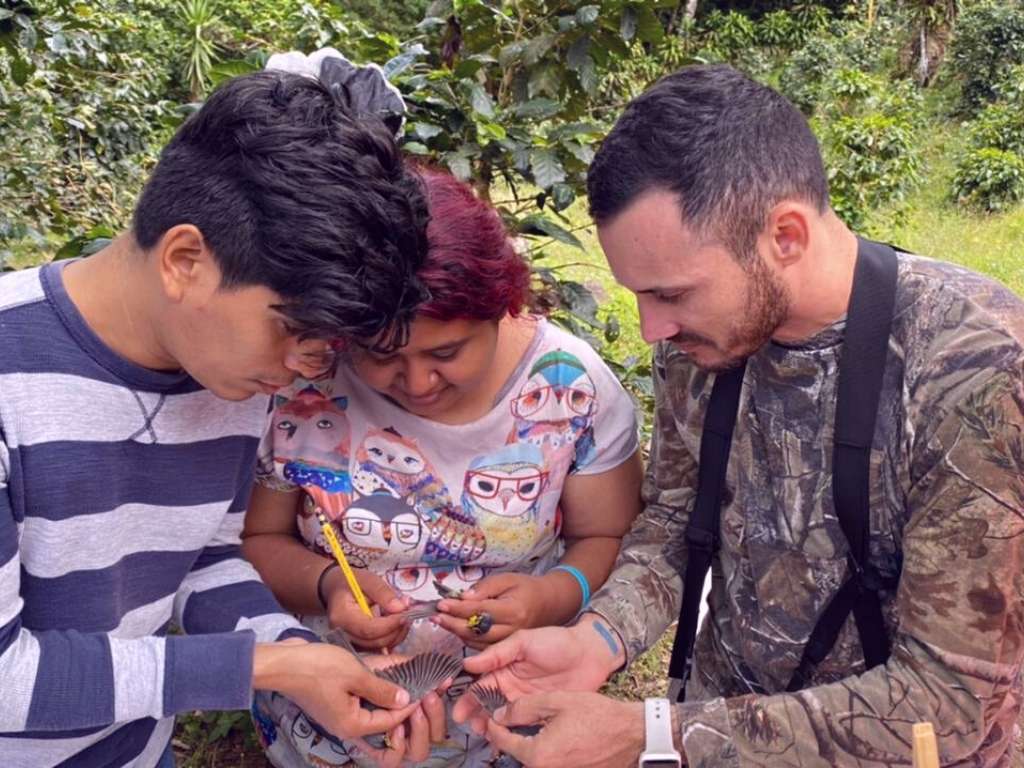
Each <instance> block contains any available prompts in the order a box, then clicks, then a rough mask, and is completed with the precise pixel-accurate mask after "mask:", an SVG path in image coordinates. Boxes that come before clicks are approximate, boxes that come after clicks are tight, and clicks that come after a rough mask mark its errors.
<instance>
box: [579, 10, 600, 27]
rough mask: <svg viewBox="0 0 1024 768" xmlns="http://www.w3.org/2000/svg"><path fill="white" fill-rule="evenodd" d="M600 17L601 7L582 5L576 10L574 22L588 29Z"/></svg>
mask: <svg viewBox="0 0 1024 768" xmlns="http://www.w3.org/2000/svg"><path fill="white" fill-rule="evenodd" d="M600 15H601V7H600V6H598V5H584V6H581V7H580V8H578V9H577V10H576V21H577V22H578V23H579V25H580V26H583V27H589V26H591V25H592V24H593V23H594V22H595V21H597V19H598V17H599V16H600Z"/></svg>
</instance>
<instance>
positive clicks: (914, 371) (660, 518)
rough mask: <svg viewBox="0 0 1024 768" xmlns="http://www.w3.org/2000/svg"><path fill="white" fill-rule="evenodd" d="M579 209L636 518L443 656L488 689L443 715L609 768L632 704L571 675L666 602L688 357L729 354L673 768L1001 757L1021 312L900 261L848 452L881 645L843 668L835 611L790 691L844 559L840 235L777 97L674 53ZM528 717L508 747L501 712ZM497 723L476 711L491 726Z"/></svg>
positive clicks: (689, 480) (687, 440)
mask: <svg viewBox="0 0 1024 768" xmlns="http://www.w3.org/2000/svg"><path fill="white" fill-rule="evenodd" d="M589 187H590V190H589V191H590V204H591V212H592V214H593V216H594V219H595V221H596V222H597V226H598V235H599V238H600V240H601V244H602V247H603V249H604V251H605V254H606V256H607V258H608V261H609V264H610V265H611V268H612V270H613V272H614V273H615V276H616V279H617V280H618V281H619V282H620V283H622V284H623V285H625V286H626V287H627V288H629V289H630V290H632V291H633V292H634V293H635V294H636V296H637V303H638V309H639V312H640V320H641V326H642V330H643V334H644V338H645V339H647V340H648V341H649V342H656V343H657V346H656V349H655V365H654V378H655V386H656V403H657V405H656V414H655V433H654V438H653V443H652V450H651V458H650V466H649V468H648V472H647V477H646V481H645V485H644V500H645V512H644V514H643V515H642V516H641V518H639V519H638V521H637V523H636V524H635V526H634V528H633V530H632V532H631V534H630V535H629V537H627V539H626V540H625V542H624V544H623V551H622V553H621V556H620V559H619V562H618V564H617V566H616V570H615V571H614V572H613V574H612V576H611V577H610V579H609V580H608V583H607V584H606V586H605V587H604V588H603V589H602V590H601V591H600V592H599V593H598V594H597V595H596V596H595V597H594V599H593V600H592V601H591V603H590V605H589V609H588V612H587V613H585V614H584V615H583V616H582V617H581V619H580V620H579V621H578V622H577V624H576V625H575V626H574V627H572V628H569V629H560V628H549V629H541V630H532V631H527V632H521V633H518V634H517V635H515V636H513V637H512V638H509V639H508V640H506V641H505V642H503V643H499V644H497V645H495V646H493V647H492V648H491V649H489V650H488V651H486V652H485V653H483V654H481V655H480V656H478V657H476V658H475V659H471V660H468V661H467V662H466V667H467V668H468V669H471V670H472V671H476V672H488V671H490V672H494V676H495V677H494V679H495V680H496V681H497V683H498V684H499V685H500V686H501V687H502V689H503V690H504V691H505V692H506V694H507V695H508V697H509V698H510V699H513V700H514V703H513V704H511V705H510V706H508V707H507V708H506V710H505V711H504V712H499V713H498V716H497V717H496V721H497V722H495V721H494V720H491V721H486V723H485V721H484V720H483V719H482V718H480V717H479V712H476V711H475V710H474V705H473V703H472V702H471V701H470V700H469V699H468V698H467V699H464V700H463V701H460V702H459V705H458V707H457V710H456V716H457V717H460V718H466V717H474V718H476V719H477V724H478V725H479V726H481V727H482V726H484V725H486V728H487V730H488V734H489V736H490V738H491V740H492V741H493V743H494V744H495V745H496V746H497V747H498V748H500V749H501V750H503V751H505V752H508V753H511V754H513V755H514V756H515V757H517V758H518V759H520V760H521V761H523V762H524V763H525V764H526V765H528V766H530V768H544V767H545V766H556V765H557V766H609V767H611V766H615V768H621V766H626V765H636V762H637V758H638V757H639V755H640V754H641V752H642V750H643V747H644V711H643V706H642V705H640V704H636V703H630V702H619V701H614V700H611V699H608V698H606V697H602V696H599V695H597V694H594V693H567V691H574V690H575V691H593V690H595V689H596V688H597V687H598V686H599V685H600V684H601V683H603V682H604V680H605V679H606V678H607V677H608V676H609V675H611V674H612V673H613V672H614V671H615V670H617V669H619V668H620V667H621V666H622V665H623V664H628V663H629V662H630V661H632V660H633V659H635V658H636V656H637V655H638V654H639V653H641V652H642V651H644V650H645V649H647V648H649V647H650V646H651V645H653V644H654V643H655V642H656V641H657V640H658V638H659V637H660V636H661V635H662V633H663V632H664V631H665V630H666V628H667V627H669V625H670V624H671V623H672V622H673V621H674V620H675V619H676V618H677V617H678V615H679V606H680V600H681V593H682V583H683V580H682V577H681V575H680V574H681V573H682V572H683V570H684V568H685V563H686V545H685V539H684V531H685V528H686V524H687V520H688V517H689V515H690V513H691V511H692V508H693V503H694V498H695V495H696V490H695V489H696V485H697V472H698V462H697V457H698V456H699V446H700V439H701V433H702V428H703V420H704V414H705V411H706V409H707V403H708V399H709V396H710V392H711V387H712V384H713V382H714V379H715V375H714V374H715V373H717V372H721V371H724V370H728V369H730V368H734V367H736V366H737V365H738V364H740V363H742V361H743V360H746V372H745V378H744V381H743V389H742V392H741V399H740V406H739V415H738V418H737V421H736V426H735V432H734V435H733V440H732V454H731V460H730V461H729V464H728V470H727V474H726V482H725V489H726V490H725V493H724V500H723V503H722V507H721V524H720V531H719V538H720V545H719V549H718V554H717V556H716V558H715V560H714V562H713V565H712V580H711V592H710V597H709V601H708V605H709V614H708V620H707V621H705V622H704V626H703V627H702V629H701V632H700V634H699V637H698V640H697V645H696V651H695V662H694V672H693V674H692V675H691V677H690V680H689V684H688V687H687V700H686V703H683V704H679V705H676V706H675V708H674V711H673V734H674V739H675V746H676V748H677V749H678V750H679V751H680V752H681V753H682V755H683V759H684V761H685V762H686V763H688V764H689V765H692V766H798V765H799V766H825V765H843V766H864V767H867V766H872V767H873V766H883V765H884V766H892V765H908V764H909V763H910V758H911V726H912V724H913V723H915V722H918V721H931V722H932V723H933V724H934V726H935V731H936V733H937V736H938V746H939V754H940V756H941V760H942V764H943V765H955V766H966V765H971V766H981V765H984V766H1004V765H1009V762H1010V753H1011V750H1012V747H1013V742H1014V731H1015V723H1016V720H1017V716H1018V713H1019V709H1020V699H1021V683H1020V671H1021V663H1022V657H1024V599H1022V585H1024V568H1022V563H1024V304H1022V302H1021V301H1020V300H1019V299H1017V298H1016V297H1014V296H1013V295H1012V294H1011V293H1010V292H1009V291H1007V290H1006V289H1005V288H1003V287H1001V286H999V285H997V284H995V283H993V282H992V281H990V280H987V279H985V278H983V277H981V276H979V275H976V274H974V273H971V272H969V271H967V270H964V269H961V268H959V267H955V266H953V265H950V264H946V263H943V262H937V261H932V260H929V259H925V258H921V257H917V256H912V255H909V254H904V253H900V254H899V256H898V277H897V288H896V299H895V310H894V317H893V322H892V329H891V333H890V336H889V343H888V353H887V357H886V361H885V368H884V374H883V379H882V381H883V384H882V391H881V399H880V405H879V409H878V414H877V420H876V425H875V431H874V439H873V445H872V449H871V456H870V472H869V477H870V510H871V512H870V553H869V559H870V562H871V564H872V565H873V566H874V567H875V568H876V569H877V570H878V571H879V572H880V573H881V574H883V575H887V576H893V577H895V576H898V577H899V581H898V587H897V588H896V589H894V590H891V591H889V592H883V593H882V594H881V606H882V612H883V617H884V621H885V624H886V631H887V634H888V636H889V638H890V639H891V641H892V650H891V655H890V656H889V659H888V661H887V662H886V663H885V664H884V665H879V666H876V667H874V668H872V669H870V670H868V669H865V663H864V656H863V653H862V648H861V643H860V638H859V636H858V631H857V628H856V626H855V624H854V621H853V619H852V617H850V618H848V619H847V621H846V623H845V625H844V626H843V629H842V631H841V633H840V635H839V638H838V641H837V642H836V643H835V645H834V646H833V647H832V649H831V652H830V653H829V654H828V655H827V657H826V658H825V660H824V661H823V662H822V663H821V664H819V665H818V666H817V667H816V668H815V669H814V671H813V673H812V675H811V676H810V679H809V680H808V681H807V683H806V685H805V686H804V687H803V689H802V690H800V691H798V692H795V693H787V692H786V687H787V682H788V681H789V679H790V676H791V675H792V673H793V671H794V669H795V668H796V666H797V664H798V662H799V660H800V658H801V654H802V652H803V649H804V646H805V644H806V642H807V639H808V637H809V635H810V634H811V630H812V629H813V628H814V626H815V624H816V623H817V621H818V618H819V616H820V615H821V613H822V610H823V607H824V606H825V605H826V604H827V603H828V601H829V600H830V599H831V597H832V596H833V594H834V593H835V592H836V590H837V589H838V587H839V586H840V585H841V584H842V583H843V580H844V578H845V576H846V573H847V559H846V555H847V551H848V544H847V540H846V538H845V536H844V534H843V531H842V530H841V528H840V526H839V524H838V520H837V517H836V513H835V505H834V502H833V496H832V443H833V434H834V423H835V410H836V382H837V368H838V364H839V360H840V359H841V356H842V353H843V348H844V329H845V324H846V312H847V306H848V303H849V297H850V293H851V286H852V284H853V274H854V264H855V263H856V260H857V252H858V247H859V245H860V241H858V239H857V238H856V236H855V235H854V234H853V233H852V232H850V231H849V230H848V229H847V228H846V227H845V226H844V225H843V223H842V222H841V221H840V220H839V219H838V218H837V217H836V216H835V214H834V213H833V212H832V211H831V210H830V208H829V206H828V190H827V183H826V179H825V174H824V170H823V168H822V163H821V159H820V153H819V150H818V147H817V144H816V142H815V140H814V137H813V135H812V134H811V132H810V130H809V129H808V127H807V124H806V122H805V120H804V119H803V117H802V116H801V115H800V114H799V113H798V112H797V111H796V110H795V109H794V108H793V107H792V105H790V104H789V103H788V102H786V101H785V99H783V98H782V97H781V96H779V95H778V94H776V93H774V92H773V91H771V90H770V89H768V88H766V87H764V86H761V85H758V84H756V83H754V82H753V81H751V80H749V79H748V78H746V77H745V76H743V75H741V74H739V73H737V72H736V71H735V70H732V69H730V68H728V67H691V68H686V69H684V70H682V71H680V72H677V73H675V74H674V75H671V76H669V77H667V78H664V79H663V80H662V81H660V82H659V83H658V84H656V85H655V86H654V87H652V88H651V89H650V90H649V91H648V92H647V93H645V94H644V95H642V96H641V97H639V98H638V99H637V100H635V101H634V102H633V103H632V104H631V105H630V106H629V107H628V108H627V110H626V112H625V114H624V115H623V116H622V118H621V119H620V120H619V122H618V123H617V125H616V126H615V128H614V129H613V131H612V132H611V134H610V135H609V137H608V138H607V140H606V141H605V143H604V145H603V146H602V148H601V150H600V152H599V153H598V155H597V157H596V158H595V160H594V163H593V166H592V167H591V170H590V176H589ZM538 721H542V722H544V723H545V727H544V730H543V731H542V733H541V734H540V735H538V736H535V737H533V738H524V737H522V736H519V735H515V734H513V733H512V732H510V731H509V730H507V728H506V727H505V726H512V725H517V724H524V723H530V722H538ZM498 722H500V723H502V724H503V725H499V724H498Z"/></svg>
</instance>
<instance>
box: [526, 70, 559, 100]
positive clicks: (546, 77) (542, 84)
mask: <svg viewBox="0 0 1024 768" xmlns="http://www.w3.org/2000/svg"><path fill="white" fill-rule="evenodd" d="M561 89H562V70H561V68H560V67H559V66H558V65H557V64H554V63H548V64H545V65H543V66H541V67H537V68H536V69H535V70H534V71H533V72H532V73H530V81H529V84H528V86H527V92H528V94H529V97H530V98H531V99H533V98H534V97H536V96H539V95H540V94H542V93H544V94H547V95H548V96H552V97H557V96H558V95H559V94H558V92H559V91H560V90H561Z"/></svg>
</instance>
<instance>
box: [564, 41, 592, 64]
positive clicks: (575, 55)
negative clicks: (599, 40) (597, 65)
mask: <svg viewBox="0 0 1024 768" xmlns="http://www.w3.org/2000/svg"><path fill="white" fill-rule="evenodd" d="M589 51H590V37H589V35H581V36H580V37H578V38H576V40H575V41H574V42H573V44H572V45H570V46H569V50H568V51H567V52H566V54H565V63H566V64H568V65H569V69H571V70H573V71H574V72H579V71H580V70H581V69H582V68H583V66H584V65H585V64H586V62H587V61H588V60H589V59H590V55H589V53H588V52H589Z"/></svg>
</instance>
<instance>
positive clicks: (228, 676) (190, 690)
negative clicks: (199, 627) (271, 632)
mask: <svg viewBox="0 0 1024 768" xmlns="http://www.w3.org/2000/svg"><path fill="white" fill-rule="evenodd" d="M166 643H167V645H166V658H165V660H164V715H165V716H169V715H175V714H178V713H179V712H188V711H190V710H194V709H248V708H249V706H250V704H251V703H252V665H253V653H254V651H255V647H256V635H255V633H253V632H249V631H244V632H225V633H221V634H212V635H184V636H180V635H172V636H169V637H168V638H167V640H166Z"/></svg>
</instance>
